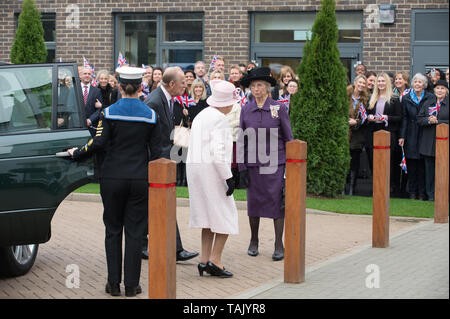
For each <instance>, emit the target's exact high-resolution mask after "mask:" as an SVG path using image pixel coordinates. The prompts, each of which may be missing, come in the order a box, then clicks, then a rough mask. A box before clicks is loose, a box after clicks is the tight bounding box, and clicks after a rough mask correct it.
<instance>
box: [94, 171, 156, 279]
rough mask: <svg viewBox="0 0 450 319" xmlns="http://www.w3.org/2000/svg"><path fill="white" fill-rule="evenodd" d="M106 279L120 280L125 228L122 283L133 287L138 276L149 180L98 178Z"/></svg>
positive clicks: (139, 273)
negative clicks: (106, 270)
mask: <svg viewBox="0 0 450 319" xmlns="http://www.w3.org/2000/svg"><path fill="white" fill-rule="evenodd" d="M100 193H101V196H102V201H103V207H104V212H103V222H104V223H105V227H106V236H105V250H106V262H107V265H108V282H109V283H111V284H117V283H120V282H121V274H122V237H123V232H124V231H125V256H124V283H125V286H130V287H136V286H137V285H138V284H139V278H140V275H141V247H142V233H143V232H144V228H145V225H146V222H145V220H146V219H147V207H148V182H147V181H146V180H126V179H101V180H100Z"/></svg>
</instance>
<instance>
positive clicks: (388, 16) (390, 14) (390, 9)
mask: <svg viewBox="0 0 450 319" xmlns="http://www.w3.org/2000/svg"><path fill="white" fill-rule="evenodd" d="M378 8H379V12H378V22H379V23H384V24H392V23H394V22H395V5H393V4H380V5H379V6H378Z"/></svg>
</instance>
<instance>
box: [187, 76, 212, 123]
mask: <svg viewBox="0 0 450 319" xmlns="http://www.w3.org/2000/svg"><path fill="white" fill-rule="evenodd" d="M189 95H190V96H191V97H192V98H193V99H194V100H195V105H193V106H191V107H189V108H188V112H189V120H190V122H191V123H192V122H193V121H194V119H195V117H196V116H197V114H198V113H200V112H201V111H202V110H203V109H205V108H207V107H208V103H206V98H207V95H206V87H205V83H204V82H203V80H201V79H195V80H194V82H192V85H191V89H190V91H189Z"/></svg>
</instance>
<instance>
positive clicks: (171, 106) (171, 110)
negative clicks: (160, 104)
mask: <svg viewBox="0 0 450 319" xmlns="http://www.w3.org/2000/svg"><path fill="white" fill-rule="evenodd" d="M169 110H170V113H172V114H173V100H172V99H170V102H169Z"/></svg>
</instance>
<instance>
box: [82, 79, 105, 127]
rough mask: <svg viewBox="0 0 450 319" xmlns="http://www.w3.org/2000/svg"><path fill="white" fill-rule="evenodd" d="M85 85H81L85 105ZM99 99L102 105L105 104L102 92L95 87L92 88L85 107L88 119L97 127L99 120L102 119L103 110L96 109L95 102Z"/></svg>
mask: <svg viewBox="0 0 450 319" xmlns="http://www.w3.org/2000/svg"><path fill="white" fill-rule="evenodd" d="M83 94H84V85H83V84H81V100H82V101H83V103H84V98H83ZM97 99H98V100H99V101H100V103H102V104H103V98H102V92H101V91H100V89H99V88H96V87H95V86H92V85H91V86H90V88H89V95H88V98H87V103H86V104H85V105H84V111H85V113H86V118H87V119H90V120H91V122H92V126H97V122H98V119H99V117H100V112H101V109H96V108H95V102H96V101H97Z"/></svg>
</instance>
